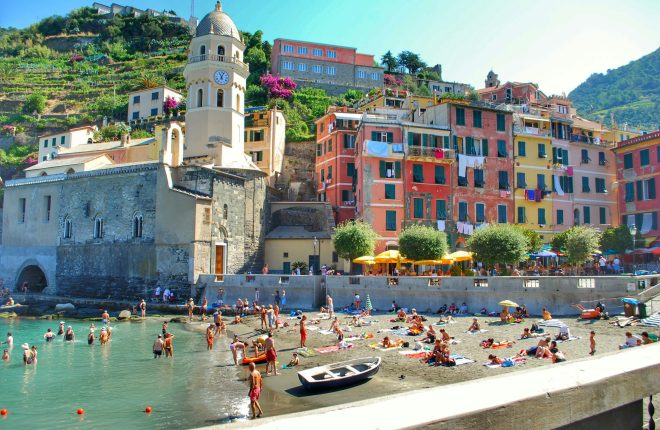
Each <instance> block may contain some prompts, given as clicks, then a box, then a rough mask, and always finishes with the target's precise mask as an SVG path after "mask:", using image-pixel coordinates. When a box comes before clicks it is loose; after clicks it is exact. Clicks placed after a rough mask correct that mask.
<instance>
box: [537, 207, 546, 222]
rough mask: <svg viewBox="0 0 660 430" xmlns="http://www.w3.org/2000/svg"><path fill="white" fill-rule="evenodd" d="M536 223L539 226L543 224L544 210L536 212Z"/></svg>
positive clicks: (540, 209)
mask: <svg viewBox="0 0 660 430" xmlns="http://www.w3.org/2000/svg"><path fill="white" fill-rule="evenodd" d="M538 212H539V213H538V222H539V224H545V209H543V208H539V211H538Z"/></svg>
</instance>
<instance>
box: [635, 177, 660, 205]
mask: <svg viewBox="0 0 660 430" xmlns="http://www.w3.org/2000/svg"><path fill="white" fill-rule="evenodd" d="M635 186H636V187H637V200H638V201H642V200H653V199H655V178H651V179H647V180H643V181H637V182H636V183H635Z"/></svg>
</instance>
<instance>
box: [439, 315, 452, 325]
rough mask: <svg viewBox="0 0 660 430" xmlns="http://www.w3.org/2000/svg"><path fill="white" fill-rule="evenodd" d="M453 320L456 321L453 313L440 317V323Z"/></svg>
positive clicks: (447, 322)
mask: <svg viewBox="0 0 660 430" xmlns="http://www.w3.org/2000/svg"><path fill="white" fill-rule="evenodd" d="M453 322H454V317H452V316H451V315H447V316H443V317H440V319H439V320H438V324H449V323H453Z"/></svg>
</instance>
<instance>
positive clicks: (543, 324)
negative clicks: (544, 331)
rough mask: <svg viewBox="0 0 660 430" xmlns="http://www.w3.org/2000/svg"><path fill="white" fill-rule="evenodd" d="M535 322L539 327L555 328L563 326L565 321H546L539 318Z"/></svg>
mask: <svg viewBox="0 0 660 430" xmlns="http://www.w3.org/2000/svg"><path fill="white" fill-rule="evenodd" d="M537 324H538V325H539V327H556V328H559V327H564V326H565V325H566V323H565V322H563V321H560V320H555V319H552V320H548V321H544V320H540V321H539V322H538V323H537Z"/></svg>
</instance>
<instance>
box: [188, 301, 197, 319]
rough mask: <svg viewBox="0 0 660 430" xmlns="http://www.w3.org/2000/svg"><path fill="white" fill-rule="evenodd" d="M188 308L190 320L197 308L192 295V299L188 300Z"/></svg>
mask: <svg viewBox="0 0 660 430" xmlns="http://www.w3.org/2000/svg"><path fill="white" fill-rule="evenodd" d="M186 307H187V308H188V321H192V320H193V311H194V310H195V301H194V300H193V298H192V297H191V298H190V300H188V304H187V305H186Z"/></svg>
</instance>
